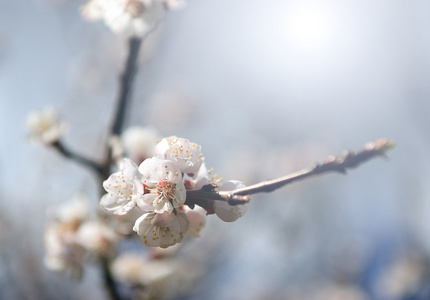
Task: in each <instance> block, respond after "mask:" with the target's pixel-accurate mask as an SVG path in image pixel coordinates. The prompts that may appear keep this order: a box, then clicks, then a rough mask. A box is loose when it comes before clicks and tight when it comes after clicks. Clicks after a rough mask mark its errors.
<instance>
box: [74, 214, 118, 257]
mask: <svg viewBox="0 0 430 300" xmlns="http://www.w3.org/2000/svg"><path fill="white" fill-rule="evenodd" d="M117 239H118V238H117V235H116V234H115V232H114V231H113V230H112V228H111V227H109V226H108V225H107V224H105V223H102V222H99V221H88V222H85V223H83V224H82V225H81V226H80V227H79V229H78V230H77V232H76V243H78V244H79V245H81V246H82V247H84V248H85V249H86V250H89V251H91V252H93V253H96V254H99V255H108V254H110V253H111V252H112V250H113V246H114V245H115V243H116V241H117Z"/></svg>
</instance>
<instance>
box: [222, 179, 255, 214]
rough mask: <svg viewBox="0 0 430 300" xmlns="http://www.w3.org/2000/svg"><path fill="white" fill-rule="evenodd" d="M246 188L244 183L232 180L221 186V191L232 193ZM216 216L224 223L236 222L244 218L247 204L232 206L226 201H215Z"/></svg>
mask: <svg viewBox="0 0 430 300" xmlns="http://www.w3.org/2000/svg"><path fill="white" fill-rule="evenodd" d="M242 187H245V184H243V182H240V181H237V180H230V181H226V182H224V183H223V184H222V185H221V186H220V191H232V190H235V189H239V188H242ZM214 210H215V214H216V215H217V216H218V217H219V218H220V219H221V220H223V221H224V222H234V221H236V220H237V219H239V218H240V217H242V216H243V215H244V214H245V213H246V210H247V206H246V204H239V205H230V204H228V203H227V202H225V201H214Z"/></svg>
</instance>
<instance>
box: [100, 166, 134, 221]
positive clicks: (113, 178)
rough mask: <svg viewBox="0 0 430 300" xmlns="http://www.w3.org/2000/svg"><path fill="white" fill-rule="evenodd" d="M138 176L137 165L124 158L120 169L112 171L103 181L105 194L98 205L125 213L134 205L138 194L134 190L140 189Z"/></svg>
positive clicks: (116, 212) (115, 212)
mask: <svg viewBox="0 0 430 300" xmlns="http://www.w3.org/2000/svg"><path fill="white" fill-rule="evenodd" d="M140 177H141V175H140V173H139V172H138V168H137V165H136V164H135V163H134V162H133V161H131V160H130V159H127V158H124V159H123V160H122V162H121V165H120V171H119V172H116V173H113V174H112V175H110V176H109V178H108V179H107V180H105V181H104V182H103V187H104V189H105V190H106V192H107V194H105V195H104V196H103V197H102V199H101V200H100V205H101V206H103V207H104V208H105V209H106V210H108V211H112V212H113V213H114V214H117V215H123V214H126V213H127V212H128V211H129V210H130V209H132V208H133V207H134V206H135V205H136V197H138V196H139V195H140V194H139V193H137V192H136V191H137V189H141V185H142V184H141V183H140Z"/></svg>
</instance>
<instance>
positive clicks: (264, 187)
mask: <svg viewBox="0 0 430 300" xmlns="http://www.w3.org/2000/svg"><path fill="white" fill-rule="evenodd" d="M394 146H395V143H394V142H393V141H390V140H388V139H379V140H376V141H374V142H371V143H368V144H366V145H365V146H364V148H363V149H362V150H360V151H358V152H356V153H354V152H350V151H347V152H346V153H345V154H344V155H342V156H330V157H328V158H327V159H326V160H325V161H324V162H323V163H320V164H316V165H315V166H314V167H312V168H310V169H305V170H302V171H298V172H295V173H292V174H289V175H286V176H283V177H279V178H276V179H272V180H267V181H263V182H260V183H257V184H254V185H251V186H247V187H244V188H240V189H237V190H233V191H217V187H216V186H215V185H205V186H203V188H202V189H201V190H197V191H189V192H187V202H188V203H189V204H190V205H195V204H197V205H201V204H203V205H206V206H207V203H206V202H207V200H221V201H227V202H228V203H229V204H230V205H238V204H244V203H247V202H249V200H250V198H249V195H252V194H256V193H269V192H272V191H274V190H277V189H279V188H281V187H283V186H285V185H287V184H290V183H292V182H295V181H298V180H301V179H304V178H308V177H311V176H315V175H320V174H324V173H328V172H340V173H343V174H345V173H346V170H347V169H351V168H355V167H358V166H359V165H360V164H362V163H364V162H366V161H367V160H369V159H372V158H375V157H378V156H385V152H386V151H388V150H389V149H392V148H393V147H394ZM187 202H186V204H187Z"/></svg>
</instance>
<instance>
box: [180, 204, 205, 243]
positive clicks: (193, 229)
mask: <svg viewBox="0 0 430 300" xmlns="http://www.w3.org/2000/svg"><path fill="white" fill-rule="evenodd" d="M183 209H184V212H185V214H186V215H187V218H188V222H189V226H188V230H187V232H186V233H185V234H186V235H188V236H192V237H200V230H202V228H203V227H205V225H206V213H207V212H206V210H205V209H204V208H202V207H200V206H198V205H195V206H194V208H193V209H191V208H189V207H188V206H186V205H184V206H183Z"/></svg>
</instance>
